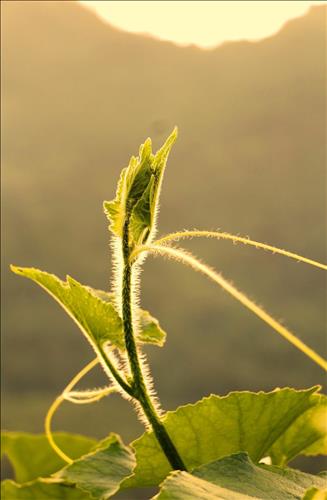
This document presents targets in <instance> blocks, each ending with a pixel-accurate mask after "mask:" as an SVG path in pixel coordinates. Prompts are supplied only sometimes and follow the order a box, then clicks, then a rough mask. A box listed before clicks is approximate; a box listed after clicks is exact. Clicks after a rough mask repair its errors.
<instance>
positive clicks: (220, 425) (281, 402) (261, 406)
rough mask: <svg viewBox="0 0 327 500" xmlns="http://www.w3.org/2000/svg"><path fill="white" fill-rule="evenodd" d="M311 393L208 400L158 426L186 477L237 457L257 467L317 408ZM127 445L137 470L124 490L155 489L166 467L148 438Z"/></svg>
mask: <svg viewBox="0 0 327 500" xmlns="http://www.w3.org/2000/svg"><path fill="white" fill-rule="evenodd" d="M316 390H317V388H312V389H308V390H303V391H297V390H295V389H288V388H285V389H277V390H275V391H272V392H270V393H263V392H259V393H251V392H233V393H230V394H229V395H227V396H224V397H220V396H210V397H207V398H204V399H202V400H201V401H199V402H197V403H195V404H189V405H186V406H181V407H180V408H178V409H177V410H176V411H174V412H168V413H167V414H166V416H165V417H164V419H163V422H164V424H165V427H166V429H167V431H168V433H169V435H170V437H171V439H172V441H173V443H174V444H175V446H176V448H177V450H178V451H179V453H180V455H181V457H182V459H183V460H184V463H185V464H186V466H187V468H188V470H190V471H192V470H193V469H194V468H195V467H199V466H201V465H203V464H206V463H208V462H210V461H212V460H216V459H218V458H221V457H223V456H226V455H230V454H232V453H237V452H239V451H245V452H247V453H248V454H249V456H250V458H251V459H252V460H254V461H255V462H258V461H259V460H260V459H262V458H263V457H265V456H266V455H267V454H268V451H269V449H270V448H271V447H272V445H273V444H274V443H275V442H276V441H277V440H278V439H279V438H280V436H281V435H282V434H284V433H285V432H286V431H287V429H288V428H289V427H290V426H291V425H292V423H293V422H294V421H295V420H296V419H297V418H298V417H299V416H300V415H301V414H302V413H304V412H305V411H306V410H307V409H308V408H310V407H312V406H314V405H316V404H318V403H319V401H320V398H319V396H317V394H314V393H315V392H316ZM132 445H133V447H134V449H135V451H136V459H137V467H136V469H135V476H134V477H133V478H132V479H131V480H129V481H128V485H130V484H133V485H139V486H147V485H148V486H150V485H156V484H159V483H160V482H161V481H162V480H163V479H164V478H165V477H166V476H167V474H168V473H169V471H170V466H169V463H168V461H167V459H166V457H165V456H164V455H163V453H162V451H161V449H160V447H159V445H158V443H157V441H156V439H155V437H154V435H153V433H152V432H146V433H145V434H143V436H142V437H141V438H139V439H137V440H136V441H134V442H133V443H132Z"/></svg>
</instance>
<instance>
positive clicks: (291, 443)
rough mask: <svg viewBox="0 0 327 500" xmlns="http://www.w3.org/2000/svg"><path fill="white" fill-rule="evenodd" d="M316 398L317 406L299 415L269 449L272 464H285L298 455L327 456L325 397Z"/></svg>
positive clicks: (326, 410) (326, 403)
mask: <svg viewBox="0 0 327 500" xmlns="http://www.w3.org/2000/svg"><path fill="white" fill-rule="evenodd" d="M316 398H317V404H316V405H315V406H313V407H312V408H309V409H308V410H307V411H305V412H304V413H303V414H302V415H300V416H299V417H298V418H297V419H296V420H295V421H294V422H293V424H292V425H290V427H289V428H288V429H287V431H286V432H285V433H284V434H283V435H282V436H281V437H280V438H279V439H278V440H277V441H276V442H275V443H274V445H273V446H272V448H271V449H270V451H269V456H270V457H271V458H272V462H273V463H274V464H277V465H284V464H287V463H288V462H289V461H290V460H292V459H293V458H294V457H296V456H297V455H300V454H302V455H322V454H327V397H326V396H324V395H320V397H319V396H318V395H317V396H316ZM318 398H319V399H318Z"/></svg>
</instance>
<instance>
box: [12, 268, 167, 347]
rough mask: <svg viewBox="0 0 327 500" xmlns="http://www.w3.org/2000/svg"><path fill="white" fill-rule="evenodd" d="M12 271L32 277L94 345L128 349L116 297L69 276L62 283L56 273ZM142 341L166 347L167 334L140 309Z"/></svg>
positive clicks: (16, 269)
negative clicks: (115, 302)
mask: <svg viewBox="0 0 327 500" xmlns="http://www.w3.org/2000/svg"><path fill="white" fill-rule="evenodd" d="M11 270H12V271H13V272H14V273H16V274H19V275H21V276H25V277H26V278H30V279H31V280H33V281H35V282H36V283H37V284H38V285H40V286H41V287H42V288H43V289H44V290H46V291H47V292H48V293H49V294H50V295H51V296H52V297H53V298H54V299H55V300H56V301H57V302H58V303H59V304H60V305H61V306H62V307H63V308H64V309H65V311H66V312H67V314H68V315H69V316H70V317H71V318H72V319H73V320H74V321H75V323H76V324H77V325H78V326H79V328H80V329H81V331H82V332H83V333H84V335H85V337H86V338H87V340H88V341H90V342H91V344H95V345H96V346H99V345H100V346H101V347H102V345H103V344H105V343H107V342H110V343H111V344H112V345H113V346H115V347H118V348H119V349H121V350H124V349H125V343H124V334H123V325H122V320H121V319H120V317H119V315H118V312H117V310H116V309H115V306H114V300H113V294H109V293H108V294H107V293H106V292H103V291H100V290H94V289H92V288H90V287H87V286H84V285H81V284H80V283H79V282H78V281H76V280H74V279H73V278H71V277H70V276H67V281H66V282H63V281H61V280H60V279H59V278H57V277H56V276H55V275H53V274H49V273H46V272H44V271H40V270H39V269H34V268H27V267H25V268H22V267H15V266H11ZM140 323H141V331H140V334H139V336H138V340H139V341H140V342H147V343H151V344H156V345H163V343H164V341H165V333H164V332H163V330H162V329H161V328H160V326H159V323H158V321H157V320H156V319H154V318H153V317H152V316H151V315H150V314H149V313H148V312H147V311H142V310H140Z"/></svg>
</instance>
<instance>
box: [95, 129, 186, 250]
mask: <svg viewBox="0 0 327 500" xmlns="http://www.w3.org/2000/svg"><path fill="white" fill-rule="evenodd" d="M176 137H177V129H176V128H175V129H174V130H173V132H172V133H171V135H170V136H169V137H168V139H167V140H166V142H165V144H164V145H163V146H162V147H161V149H159V151H157V153H156V154H155V155H153V154H152V146H151V140H150V139H147V140H146V141H145V143H144V144H143V145H142V146H141V147H140V151H139V156H138V157H137V158H135V157H134V156H133V157H132V158H131V160H130V162H129V165H128V167H127V168H125V169H123V171H122V173H121V176H120V179H119V182H118V187H117V191H116V198H115V199H114V200H113V201H105V202H104V210H105V213H106V215H107V217H108V219H109V220H110V223H111V224H110V230H111V231H112V232H113V233H114V234H115V235H116V236H119V237H123V229H124V226H125V224H126V223H127V224H128V235H129V246H130V248H131V249H132V248H133V247H135V246H137V245H141V244H144V243H146V242H147V241H148V239H149V236H150V234H151V233H152V232H153V229H154V226H155V218H156V213H157V211H158V204H159V195H160V189H161V183H162V178H163V174H164V170H165V166H166V162H167V158H168V155H169V153H170V150H171V148H172V146H173V144H174V142H175V140H176Z"/></svg>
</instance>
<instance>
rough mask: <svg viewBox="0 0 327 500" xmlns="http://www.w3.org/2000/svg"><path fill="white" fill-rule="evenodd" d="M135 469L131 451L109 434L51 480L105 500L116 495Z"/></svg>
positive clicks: (115, 436)
mask: <svg viewBox="0 0 327 500" xmlns="http://www.w3.org/2000/svg"><path fill="white" fill-rule="evenodd" d="M134 467H135V457H134V454H133V453H132V451H131V450H130V449H129V448H127V447H126V446H124V445H123V443H122V442H121V440H120V438H119V437H118V436H117V435H115V434H112V435H110V436H109V437H108V438H106V439H104V440H103V441H101V442H100V444H99V445H98V446H97V447H96V448H95V449H94V450H93V451H92V452H91V453H89V454H88V455H85V456H83V457H81V458H80V459H78V460H76V461H74V462H73V463H72V464H70V465H67V466H66V467H64V468H63V469H62V470H61V471H59V472H57V473H56V474H55V475H54V476H53V478H54V479H55V480H60V481H63V482H65V483H68V484H74V485H76V486H77V487H78V488H79V489H81V490H83V491H86V492H88V493H89V494H91V496H93V497H95V498H101V499H103V500H104V499H106V498H110V497H111V496H112V495H113V494H114V493H116V492H117V491H118V489H119V487H120V483H121V482H122V480H123V479H125V478H126V477H127V476H130V475H131V473H132V472H133V469H134Z"/></svg>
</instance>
